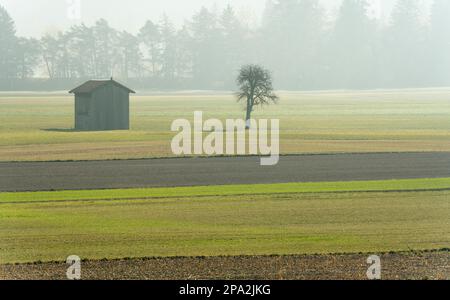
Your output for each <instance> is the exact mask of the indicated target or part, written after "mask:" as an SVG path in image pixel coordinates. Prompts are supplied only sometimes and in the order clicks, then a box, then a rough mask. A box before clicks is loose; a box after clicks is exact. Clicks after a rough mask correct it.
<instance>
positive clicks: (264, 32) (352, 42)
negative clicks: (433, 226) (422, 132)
mask: <svg viewBox="0 0 450 300" xmlns="http://www.w3.org/2000/svg"><path fill="white" fill-rule="evenodd" d="M77 2H79V3H80V4H81V6H80V7H78V6H77V5H76V3H77ZM0 8H1V10H0V89H14V88H16V89H32V88H46V89H61V88H66V87H70V86H71V85H73V84H74V82H79V81H81V80H85V79H89V78H107V77H110V76H114V77H116V78H119V79H121V80H123V81H125V82H129V83H131V84H132V85H133V86H135V87H137V88H142V89H186V88H193V89H194V88H195V89H234V88H235V78H236V74H237V72H238V70H239V68H240V67H241V66H243V65H246V64H259V65H262V66H264V67H265V68H267V69H268V70H270V72H271V73H273V77H274V80H275V82H274V84H275V86H276V87H277V88H279V89H291V90H316V89H372V88H410V87H435V86H450V1H448V0H434V1H433V0H321V1H315V0H267V1H265V0H228V1H214V0H189V1H186V0H165V1H155V0H153V1H149V0H127V1H122V0H108V1H107V0H89V1H88V0H33V1H29V0H0Z"/></svg>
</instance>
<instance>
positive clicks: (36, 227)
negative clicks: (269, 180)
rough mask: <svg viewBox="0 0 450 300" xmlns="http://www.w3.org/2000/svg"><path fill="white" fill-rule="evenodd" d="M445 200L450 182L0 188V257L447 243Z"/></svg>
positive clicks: (374, 248)
mask: <svg viewBox="0 0 450 300" xmlns="http://www.w3.org/2000/svg"><path fill="white" fill-rule="evenodd" d="M418 190H421V191H418ZM386 191H390V192H386ZM449 199H450V179H425V180H395V181H374V182H350V183H339V182H335V183H321V184H316V183H297V184H296V183H293V184H274V185H251V186H218V187H188V188H176V189H164V188H155V189H141V190H115V191H108V190H103V191H62V192H36V193H3V194H0V264H4V263H17V262H20V263H23V262H36V261H64V260H65V258H66V257H67V256H69V255H79V256H80V257H82V258H84V259H102V258H108V259H111V258H126V257H154V256H163V257H167V256H199V255H204V256H218V255H271V254H278V255H283V254H310V253H337V252H342V253H354V252H373V253H379V252H387V251H408V250H428V249H441V248H446V247H447V248H448V247H449V246H450V219H449V218H448V216H449V215H450V205H449ZM81 200H82V201H81Z"/></svg>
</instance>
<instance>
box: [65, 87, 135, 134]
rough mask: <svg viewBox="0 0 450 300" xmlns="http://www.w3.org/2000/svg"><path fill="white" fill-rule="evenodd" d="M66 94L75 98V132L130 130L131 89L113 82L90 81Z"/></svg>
mask: <svg viewBox="0 0 450 300" xmlns="http://www.w3.org/2000/svg"><path fill="white" fill-rule="evenodd" d="M69 93H71V94H75V130H80V131H100V130H128V129H130V94H131V93H133V94H134V93H135V91H133V90H132V89H130V88H128V87H126V86H124V85H123V84H121V83H119V82H117V81H115V80H113V79H112V78H111V79H110V80H89V81H87V82H85V83H83V84H82V85H80V86H79V87H77V88H74V89H73V90H71V91H70V92H69Z"/></svg>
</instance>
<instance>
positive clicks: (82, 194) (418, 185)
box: [0, 178, 450, 204]
mask: <svg viewBox="0 0 450 300" xmlns="http://www.w3.org/2000/svg"><path fill="white" fill-rule="evenodd" d="M440 190H450V178H429V179H404V180H380V181H349V182H309V183H281V184H253V185H215V186H196V187H173V188H167V187H165V188H147V189H108V190H81V191H52V192H16V193H0V204H12V203H38V202H52V201H64V202H67V201H102V200H142V199H161V198H186V197H209V196H211V197H214V196H218V197H219V196H245V195H271V194H273V195H276V194H301V193H337V192H402V191H404V192H408V191H409V192H414V191H440Z"/></svg>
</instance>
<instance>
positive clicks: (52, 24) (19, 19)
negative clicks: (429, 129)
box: [0, 0, 430, 36]
mask: <svg viewBox="0 0 450 300" xmlns="http://www.w3.org/2000/svg"><path fill="white" fill-rule="evenodd" d="M77 1H80V2H81V19H80V20H74V19H71V18H70V17H68V16H69V15H70V13H68V11H69V9H68V8H69V3H71V2H77ZM319 1H321V2H322V3H323V4H324V5H325V7H326V8H327V9H328V10H329V11H330V12H333V11H335V10H336V9H337V7H338V6H339V4H340V0H319ZM371 1H372V3H373V4H374V5H373V8H374V10H375V11H377V14H379V15H384V16H385V17H386V16H387V15H388V14H389V11H390V9H391V7H392V4H393V3H394V2H395V0H371ZM416 1H419V2H423V3H425V2H427V1H430V0H416ZM265 2H266V1H265V0H0V5H2V6H4V7H5V8H6V9H7V10H8V12H9V13H10V14H11V16H12V17H13V18H14V20H15V21H16V27H17V31H18V34H19V35H22V36H41V35H42V34H44V33H46V32H55V31H58V30H63V29H66V28H67V27H69V26H70V25H73V24H77V23H80V22H85V23H87V24H92V23H93V22H94V21H95V20H97V19H99V18H104V19H106V20H107V21H108V22H109V23H110V24H111V26H113V27H115V28H117V29H125V30H128V31H130V32H133V33H135V32H136V31H137V30H138V29H139V28H140V27H142V25H143V24H144V23H145V21H146V20H147V19H151V20H154V21H157V20H159V19H160V17H161V16H162V15H163V14H164V13H166V14H167V15H168V16H169V17H170V18H171V19H172V20H173V21H174V22H175V23H176V24H177V25H179V24H181V23H182V22H183V20H184V19H187V18H190V17H191V16H192V15H193V13H194V12H195V11H197V10H198V9H199V8H200V7H201V6H206V7H208V8H212V7H214V5H215V6H217V8H218V9H220V8H223V7H224V6H226V5H227V4H231V5H233V6H234V7H235V9H236V10H237V11H238V12H239V14H240V16H243V18H244V20H246V21H248V22H249V24H251V25H254V24H257V22H258V21H259V20H258V17H259V16H260V15H261V12H262V11H263V9H264V6H265Z"/></svg>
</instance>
